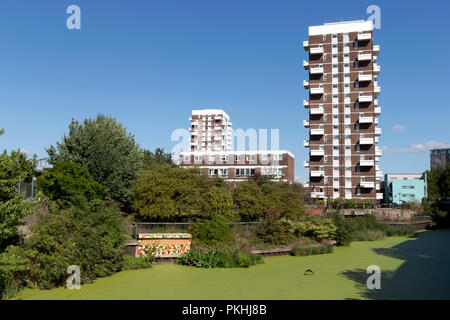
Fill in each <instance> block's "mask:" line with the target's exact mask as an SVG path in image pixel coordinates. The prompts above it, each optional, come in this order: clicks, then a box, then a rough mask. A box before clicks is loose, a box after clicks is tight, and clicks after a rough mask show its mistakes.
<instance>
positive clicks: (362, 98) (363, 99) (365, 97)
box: [358, 95, 372, 102]
mask: <svg viewBox="0 0 450 320" xmlns="http://www.w3.org/2000/svg"><path fill="white" fill-rule="evenodd" d="M358 101H359V102H372V96H369V95H360V96H359V97H358Z"/></svg>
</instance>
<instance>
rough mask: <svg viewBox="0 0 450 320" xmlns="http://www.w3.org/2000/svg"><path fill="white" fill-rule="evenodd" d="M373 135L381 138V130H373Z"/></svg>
mask: <svg viewBox="0 0 450 320" xmlns="http://www.w3.org/2000/svg"><path fill="white" fill-rule="evenodd" d="M375 135H377V136H381V128H375Z"/></svg>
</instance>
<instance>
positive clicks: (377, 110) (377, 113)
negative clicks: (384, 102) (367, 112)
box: [373, 107, 381, 116]
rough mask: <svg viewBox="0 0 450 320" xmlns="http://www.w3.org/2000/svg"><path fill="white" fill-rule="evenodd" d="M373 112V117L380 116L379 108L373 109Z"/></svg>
mask: <svg viewBox="0 0 450 320" xmlns="http://www.w3.org/2000/svg"><path fill="white" fill-rule="evenodd" d="M373 112H374V113H375V115H377V116H379V115H380V114H381V108H380V107H375V108H374V109H373Z"/></svg>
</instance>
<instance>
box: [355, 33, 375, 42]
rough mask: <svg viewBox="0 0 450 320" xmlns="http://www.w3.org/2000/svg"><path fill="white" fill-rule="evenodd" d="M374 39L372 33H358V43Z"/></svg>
mask: <svg viewBox="0 0 450 320" xmlns="http://www.w3.org/2000/svg"><path fill="white" fill-rule="evenodd" d="M370 39H372V35H371V34H370V33H358V41H367V40H370Z"/></svg>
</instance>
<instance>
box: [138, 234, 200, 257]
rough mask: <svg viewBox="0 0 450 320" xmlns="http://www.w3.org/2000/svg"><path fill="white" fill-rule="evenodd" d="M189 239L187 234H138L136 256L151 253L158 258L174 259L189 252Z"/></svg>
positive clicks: (189, 236) (190, 237)
mask: <svg viewBox="0 0 450 320" xmlns="http://www.w3.org/2000/svg"><path fill="white" fill-rule="evenodd" d="M191 239H192V236H191V235H190V234H189V233H140V234H139V235H138V250H137V255H138V256H140V255H146V254H147V253H149V252H152V253H153V254H154V255H155V256H156V257H158V258H176V257H179V256H181V255H182V254H184V253H185V252H189V250H190V248H191Z"/></svg>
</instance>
